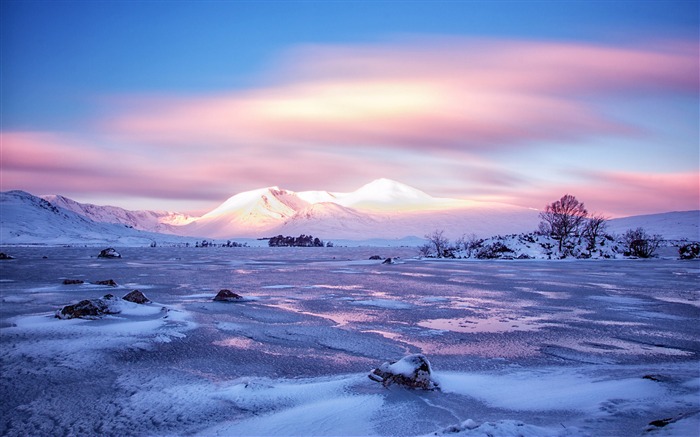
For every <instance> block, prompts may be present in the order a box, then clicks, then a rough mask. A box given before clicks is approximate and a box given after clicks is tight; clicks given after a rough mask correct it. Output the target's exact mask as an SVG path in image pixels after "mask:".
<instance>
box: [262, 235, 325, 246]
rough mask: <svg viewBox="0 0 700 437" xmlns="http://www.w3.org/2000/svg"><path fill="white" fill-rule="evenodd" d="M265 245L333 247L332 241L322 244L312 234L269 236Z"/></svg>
mask: <svg viewBox="0 0 700 437" xmlns="http://www.w3.org/2000/svg"><path fill="white" fill-rule="evenodd" d="M267 245H268V246H269V247H291V246H294V247H324V246H327V247H333V243H331V242H330V241H329V242H328V245H326V244H324V243H323V241H321V240H320V239H318V238H314V237H313V236H312V235H304V234H301V235H299V236H298V237H291V236H284V235H278V236H276V237H271V238H270V239H269V240H268V242H267Z"/></svg>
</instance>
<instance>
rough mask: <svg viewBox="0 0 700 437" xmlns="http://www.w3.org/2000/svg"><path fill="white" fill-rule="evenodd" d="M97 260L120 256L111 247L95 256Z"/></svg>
mask: <svg viewBox="0 0 700 437" xmlns="http://www.w3.org/2000/svg"><path fill="white" fill-rule="evenodd" d="M97 257H98V258H121V257H122V256H121V254H120V253H119V252H117V251H116V250H115V249H114V248H113V247H108V248H107V249H103V250H101V251H100V254H99V255H97Z"/></svg>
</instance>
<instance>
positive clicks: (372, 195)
mask: <svg viewBox="0 0 700 437" xmlns="http://www.w3.org/2000/svg"><path fill="white" fill-rule="evenodd" d="M338 203H340V204H341V205H343V206H348V207H351V208H358V209H369V210H380V211H398V210H415V209H421V208H425V207H429V206H431V205H432V204H434V203H435V199H434V198H433V197H431V196H430V195H429V194H426V193H424V192H423V191H420V190H418V189H415V188H413V187H410V186H408V185H406V184H402V183H401V182H397V181H394V180H392V179H387V178H380V179H375V180H374V181H372V182H370V183H368V184H366V185H363V186H362V187H360V188H358V189H357V190H355V191H353V192H352V193H348V194H347V195H345V196H343V197H341V198H340V199H339V202H338Z"/></svg>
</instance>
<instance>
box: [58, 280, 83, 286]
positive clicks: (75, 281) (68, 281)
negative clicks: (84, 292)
mask: <svg viewBox="0 0 700 437" xmlns="http://www.w3.org/2000/svg"><path fill="white" fill-rule="evenodd" d="M84 283H85V281H83V280H82V279H64V280H63V285H76V284H84Z"/></svg>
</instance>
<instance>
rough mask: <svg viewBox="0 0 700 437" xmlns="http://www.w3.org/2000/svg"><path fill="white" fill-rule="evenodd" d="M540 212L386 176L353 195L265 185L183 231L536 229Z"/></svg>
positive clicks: (330, 234) (342, 234) (343, 234)
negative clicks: (435, 193)
mask: <svg viewBox="0 0 700 437" xmlns="http://www.w3.org/2000/svg"><path fill="white" fill-rule="evenodd" d="M537 223H538V218H537V211H534V210H531V209H528V208H522V207H517V206H512V205H505V204H499V203H488V202H473V201H466V200H458V199H445V198H436V197H432V196H430V195H429V194H427V193H424V192H423V191H420V190H417V189H415V188H412V187H410V186H408V185H405V184H402V183H400V182H396V181H392V180H389V179H377V180H375V181H373V182H370V183H368V184H366V185H364V186H362V187H360V188H359V189H357V190H355V191H352V192H349V193H331V192H328V191H304V192H300V193H296V192H294V191H289V190H284V189H280V188H279V187H268V188H262V189H258V190H253V191H247V192H244V193H239V194H236V195H235V196H233V197H231V198H229V199H228V200H226V201H225V202H224V203H222V204H221V205H220V206H218V207H217V208H215V209H214V210H212V211H211V212H209V213H207V214H205V215H203V216H202V217H200V218H198V219H196V220H194V221H193V222H192V223H190V224H188V225H187V226H184V227H183V228H181V233H183V234H185V235H206V236H209V237H216V238H236V237H261V236H270V235H277V234H284V235H297V234H301V233H305V234H312V235H318V236H320V237H322V238H328V239H331V238H344V239H356V240H358V239H367V238H392V239H394V238H401V237H405V236H422V235H425V234H426V233H428V232H430V231H432V230H433V229H435V228H436V227H439V228H443V229H445V230H446V232H447V233H448V234H451V235H454V236H455V237H456V236H459V235H461V234H463V233H472V232H474V233H477V234H479V235H482V234H483V235H484V236H488V235H491V234H492V233H503V232H523V231H531V230H533V229H535V228H536V227H537Z"/></svg>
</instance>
